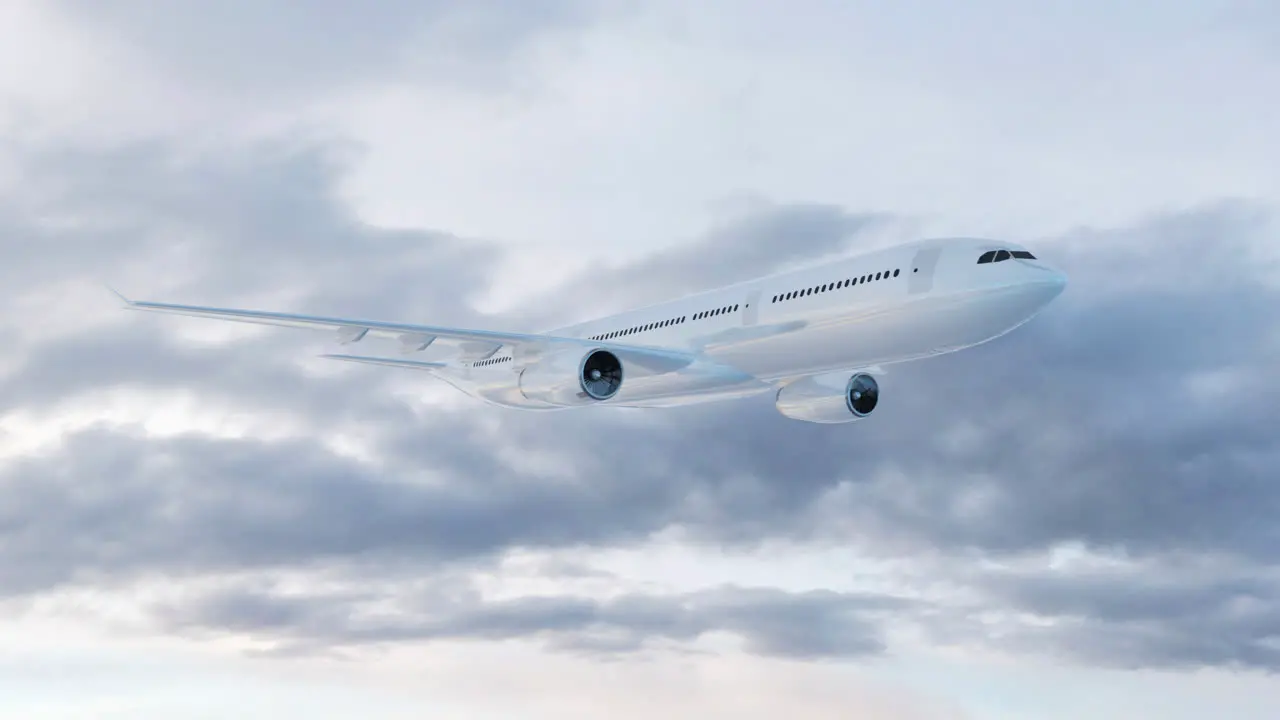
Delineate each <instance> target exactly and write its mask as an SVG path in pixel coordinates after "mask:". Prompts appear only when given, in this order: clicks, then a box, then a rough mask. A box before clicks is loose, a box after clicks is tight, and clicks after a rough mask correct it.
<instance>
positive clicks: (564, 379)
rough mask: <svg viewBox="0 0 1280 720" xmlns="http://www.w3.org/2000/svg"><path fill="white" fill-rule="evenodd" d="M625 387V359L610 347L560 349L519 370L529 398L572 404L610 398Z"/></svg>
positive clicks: (521, 384) (521, 383)
mask: <svg viewBox="0 0 1280 720" xmlns="http://www.w3.org/2000/svg"><path fill="white" fill-rule="evenodd" d="M621 387H622V361H621V360H619V359H618V356H617V355H615V354H613V353H612V352H609V351H608V350H600V349H596V350H590V351H588V352H587V353H585V354H583V353H581V352H580V351H575V352H560V353H556V354H554V355H551V356H549V357H547V358H545V359H543V360H541V361H539V362H537V363H535V364H533V365H530V366H529V367H527V368H525V369H524V370H522V371H521V372H520V393H521V394H522V395H524V396H525V397H526V398H528V399H529V400H533V401H535V402H541V403H546V404H547V405H555V406H560V407H569V406H573V405H590V404H591V403H595V402H600V401H601V400H608V399H609V398H611V397H613V396H614V395H616V394H618V389H619V388H621Z"/></svg>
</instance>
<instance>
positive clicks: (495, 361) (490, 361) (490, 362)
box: [471, 355, 511, 367]
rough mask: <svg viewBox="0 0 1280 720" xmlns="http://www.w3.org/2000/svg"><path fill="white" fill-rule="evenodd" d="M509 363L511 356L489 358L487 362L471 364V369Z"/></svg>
mask: <svg viewBox="0 0 1280 720" xmlns="http://www.w3.org/2000/svg"><path fill="white" fill-rule="evenodd" d="M504 362H511V356H509V355H508V356H507V357H496V358H489V359H488V360H477V361H476V362H474V363H471V365H472V367H488V366H489V365H497V364H498V363H504Z"/></svg>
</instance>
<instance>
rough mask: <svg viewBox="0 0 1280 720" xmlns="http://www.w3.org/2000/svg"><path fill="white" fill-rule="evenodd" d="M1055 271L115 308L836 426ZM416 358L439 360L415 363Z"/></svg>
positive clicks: (1011, 246) (635, 403)
mask: <svg viewBox="0 0 1280 720" xmlns="http://www.w3.org/2000/svg"><path fill="white" fill-rule="evenodd" d="M1066 283H1067V279H1066V276H1065V275H1064V274H1063V273H1062V272H1060V271H1059V270H1057V269H1055V268H1054V267H1052V266H1050V265H1049V264H1047V263H1045V262H1044V261H1043V260H1040V259H1039V258H1037V257H1036V256H1035V255H1033V254H1032V253H1031V252H1030V251H1028V250H1027V249H1026V248H1025V247H1022V246H1021V245H1018V244H1015V243H1011V242H1000V241H995V240H983V239H971V238H935V239H925V240H918V241H915V242H911V243H907V244H903V245H899V246H896V247H891V248H886V249H880V250H875V251H871V252H866V253H862V254H859V255H856V256H853V257H847V258H842V259H839V260H836V261H833V262H828V263H825V264H821V265H816V266H813V267H808V268H803V269H798V270H791V271H787V272H782V273H778V274H774V275H770V276H767V277H761V278H757V279H754V280H748V281H745V282H739V283H734V284H732V285H729V286H727V287H722V288H718V289H715V290H708V291H706V292H701V293H697V294H694V295H689V296H687V297H683V298H681V299H678V300H672V301H668V302H663V303H659V304H655V305H650V306H648V307H643V308H640V309H636V310H630V311H627V312H623V313H620V314H616V315H610V316H608V317H602V318H599V319H595V320H590V321H587V322H580V323H577V324H574V325H568V326H565V327H560V328H556V329H553V330H549V331H547V332H544V333H522V332H506V331H500V330H476V329H464V328H454V327H443V326H437V325H420V324H410V323H402V322H387V321H378V320H362V319H351V318H336V317H318V316H314V315H300V314H292V313H284V312H267V311H262V310H237V309H230V308H217V307H201V306H195V305H176V304H170V303H161V302H146V301H136V300H130V299H128V298H126V297H124V296H123V295H120V294H119V293H116V294H117V295H120V297H121V299H122V300H123V301H124V302H125V304H126V307H127V308H130V309H134V310H143V311H151V312H161V313H172V314H177V315H188V316H196V317H204V318H214V319H218V320H230V321H237V322H249V323H259V324H266V325H276V326H284V327H298V328H310V329H320V330H327V331H329V332H332V333H335V334H336V339H337V341H338V342H339V343H341V344H343V345H350V344H352V343H357V342H360V341H362V340H364V339H365V338H367V337H382V338H391V339H394V340H397V341H399V344H400V356H399V357H388V356H380V355H354V354H343V353H328V354H324V355H322V356H321V357H325V358H329V359H333V360H339V361H344V362H351V363H366V364H372V365H382V366H390V367H398V368H407V369H413V370H421V371H425V372H427V373H429V374H431V375H433V376H435V377H437V378H440V379H442V380H444V381H445V382H447V383H449V384H451V385H453V386H454V387H456V388H458V389H459V390H461V391H462V392H464V393H467V394H468V395H471V396H473V397H476V398H479V399H480V400H483V401H486V402H488V403H491V404H494V405H499V406H503V407H508V408H519V409H524V410H563V409H568V408H580V407H588V406H621V407H670V406H676V405H688V404H693V403H702V402H711V401H723V400H730V399H735V398H742V397H748V396H753V395H764V394H772V395H773V400H774V404H775V406H776V408H777V411H778V412H779V413H781V414H782V415H783V416H785V417H787V418H791V419H794V420H800V421H806V422H812V423H846V422H853V421H857V420H861V419H863V418H865V417H867V416H868V415H870V414H871V413H872V412H873V411H874V410H875V409H876V406H877V405H878V403H879V398H880V387H879V382H878V381H877V380H876V376H877V375H883V374H884V373H885V371H884V370H883V366H886V365H892V364H894V363H901V362H907V361H911V360H917V359H921V358H926V357H931V356H935V355H941V354H945V353H951V352H955V351H957V350H962V349H965V348H969V347H973V346H975V345H979V344H982V343H985V342H988V341H990V340H993V339H995V338H998V337H1000V336H1002V335H1004V334H1006V333H1008V332H1010V331H1011V330H1013V329H1015V328H1017V327H1019V326H1020V325H1022V324H1024V323H1026V322H1027V321H1029V320H1030V319H1031V318H1033V317H1034V316H1035V315H1037V314H1038V313H1039V312H1040V311H1041V310H1042V309H1043V308H1044V307H1045V306H1046V305H1047V304H1048V303H1049V302H1050V301H1052V300H1053V299H1054V298H1056V297H1057V296H1058V295H1059V294H1061V293H1062V292H1063V290H1064V289H1065V287H1066ZM428 348H434V349H433V350H432V351H431V352H430V354H429V356H431V357H435V356H436V355H439V352H438V351H439V350H440V348H444V349H445V351H446V352H445V353H444V354H443V356H442V359H430V360H428V359H419V358H425V357H427V355H419V358H414V357H412V355H414V354H418V353H423V352H424V351H427V349H428Z"/></svg>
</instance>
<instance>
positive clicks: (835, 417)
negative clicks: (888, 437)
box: [777, 373, 880, 423]
mask: <svg viewBox="0 0 1280 720" xmlns="http://www.w3.org/2000/svg"><path fill="white" fill-rule="evenodd" d="M879 401H880V385H879V383H877V382H876V379H875V378H873V377H871V376H870V375H868V374H866V373H854V374H853V376H852V377H850V376H847V375H844V374H843V373H831V374H828V375H815V376H812V377H807V378H802V379H800V380H797V381H795V382H793V383H791V384H790V385H787V386H785V387H783V388H782V389H781V390H779V391H778V398H777V408H778V412H780V413H782V414H783V415H784V416H786V417H789V418H791V419H793V420H804V421H805V422H814V423H845V422H853V421H854V420H861V419H862V418H864V417H866V416H868V415H870V414H871V413H872V412H873V411H874V410H875V409H876V405H877V404H878V403H879Z"/></svg>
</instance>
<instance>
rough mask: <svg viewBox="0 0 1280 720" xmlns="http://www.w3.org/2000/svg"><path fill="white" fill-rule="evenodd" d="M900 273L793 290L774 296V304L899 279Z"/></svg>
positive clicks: (883, 273) (876, 275)
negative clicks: (879, 281)
mask: <svg viewBox="0 0 1280 720" xmlns="http://www.w3.org/2000/svg"><path fill="white" fill-rule="evenodd" d="M900 272H901V271H900V270H894V271H893V272H889V271H888V270H885V271H883V272H878V273H875V274H874V275H872V274H867V275H863V276H862V277H856V278H847V279H845V280H841V281H839V282H833V283H827V284H826V285H816V286H814V287H811V288H807V289H805V290H793V291H791V292H789V293H782V294H781V295H774V296H773V302H784V301H786V300H794V299H796V298H800V297H807V296H809V295H812V294H814V293H822V292H827V291H828V290H839V289H841V288H847V287H851V286H853V285H861V284H863V283H869V282H875V281H876V280H887V279H889V278H891V277H898V273H900Z"/></svg>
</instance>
